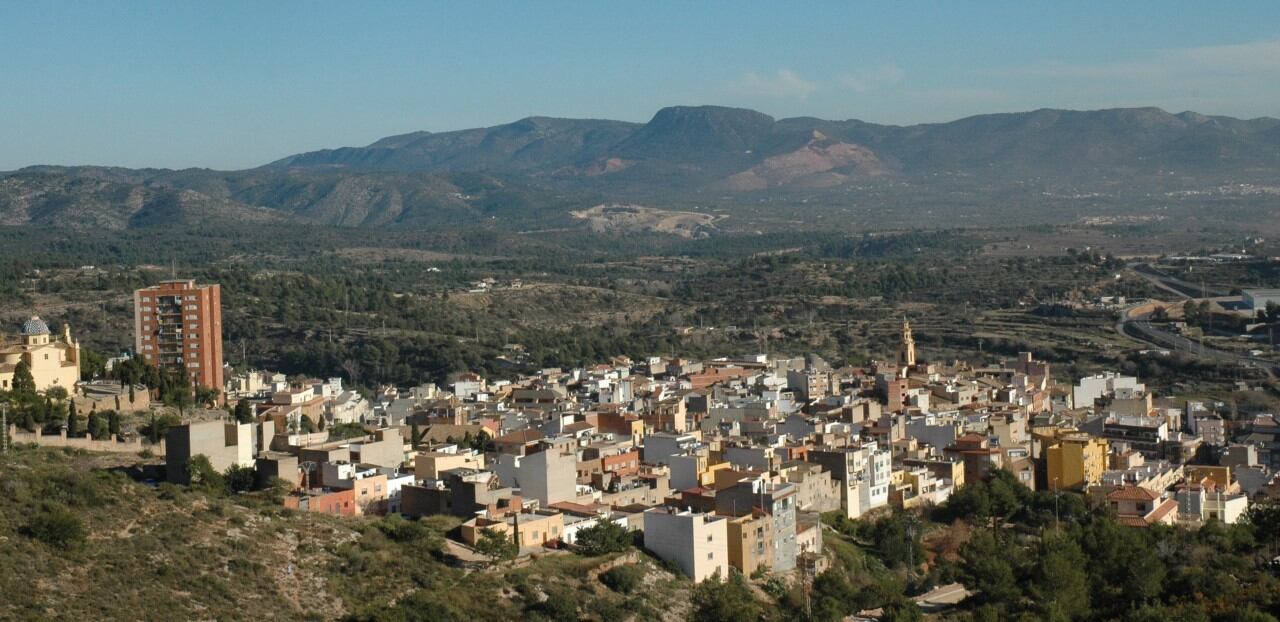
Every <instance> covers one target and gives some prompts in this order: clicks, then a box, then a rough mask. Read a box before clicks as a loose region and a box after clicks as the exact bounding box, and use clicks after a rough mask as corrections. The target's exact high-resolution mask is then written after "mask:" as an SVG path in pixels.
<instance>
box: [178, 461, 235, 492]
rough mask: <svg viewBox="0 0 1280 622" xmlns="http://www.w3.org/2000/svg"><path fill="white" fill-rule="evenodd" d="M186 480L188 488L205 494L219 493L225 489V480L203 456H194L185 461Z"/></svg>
mask: <svg viewBox="0 0 1280 622" xmlns="http://www.w3.org/2000/svg"><path fill="white" fill-rule="evenodd" d="M187 478H188V485H189V486H191V487H192V488H199V489H202V490H204V491H205V492H210V493H221V492H223V491H225V490H226V488H227V484H226V478H224V477H223V476H222V474H221V473H219V472H217V471H216V470H214V468H213V465H212V464H210V463H209V457H208V456H206V455H204V454H196V455H194V456H191V459H190V460H187Z"/></svg>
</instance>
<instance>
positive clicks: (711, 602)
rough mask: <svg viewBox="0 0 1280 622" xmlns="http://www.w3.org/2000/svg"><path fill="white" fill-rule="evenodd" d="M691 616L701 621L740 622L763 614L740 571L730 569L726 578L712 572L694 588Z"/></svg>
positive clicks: (762, 608)
mask: <svg viewBox="0 0 1280 622" xmlns="http://www.w3.org/2000/svg"><path fill="white" fill-rule="evenodd" d="M692 601H693V602H692V604H693V616H692V617H693V619H694V620H699V621H700V622H742V621H746V620H759V619H761V618H762V617H764V613H765V610H764V607H763V606H762V605H761V603H760V602H759V601H757V600H756V598H755V595H753V594H752V593H751V588H749V587H747V582H746V580H745V579H743V578H742V574H741V573H739V572H737V571H735V570H730V571H729V577H728V578H727V579H721V577H720V573H719V572H717V573H716V574H714V575H712V576H711V577H710V578H708V579H706V580H705V581H703V582H702V583H699V584H698V586H697V587H695V588H694V589H693V599H692Z"/></svg>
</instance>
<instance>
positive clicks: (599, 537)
mask: <svg viewBox="0 0 1280 622" xmlns="http://www.w3.org/2000/svg"><path fill="white" fill-rule="evenodd" d="M631 541H632V536H631V532H630V531H628V530H627V528H626V527H623V526H622V525H619V524H618V523H616V522H614V521H611V520H608V519H604V518H602V519H598V520H597V521H596V524H594V525H592V526H590V527H587V528H586V529H582V530H579V531H578V535H577V537H576V538H575V539H574V544H575V545H576V546H577V548H578V551H579V552H581V553H582V554H583V555H589V556H593V557H594V556H596V555H605V554H607V553H621V552H623V551H625V550H627V549H628V548H629V547H630V546H631Z"/></svg>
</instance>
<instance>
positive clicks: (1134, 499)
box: [1107, 486, 1178, 527]
mask: <svg viewBox="0 0 1280 622" xmlns="http://www.w3.org/2000/svg"><path fill="white" fill-rule="evenodd" d="M1107 505H1108V506H1110V507H1111V509H1112V510H1114V511H1115V513H1116V518H1117V520H1119V521H1120V523H1121V524H1124V525H1128V526H1130V527H1147V526H1150V525H1155V524H1157V523H1159V524H1163V525H1172V524H1174V521H1175V520H1176V519H1177V517H1178V502H1177V501H1174V500H1173V499H1162V498H1161V497H1160V495H1159V494H1157V493H1156V492H1153V491H1151V490H1148V489H1146V488H1142V487H1139V486H1123V487H1120V488H1117V489H1115V490H1113V491H1111V492H1110V493H1108V494H1107Z"/></svg>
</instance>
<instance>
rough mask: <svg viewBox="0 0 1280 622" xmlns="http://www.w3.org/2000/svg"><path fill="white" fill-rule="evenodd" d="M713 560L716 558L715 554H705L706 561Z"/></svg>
mask: <svg viewBox="0 0 1280 622" xmlns="http://www.w3.org/2000/svg"><path fill="white" fill-rule="evenodd" d="M715 558H716V554H715V553H707V559H715Z"/></svg>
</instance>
